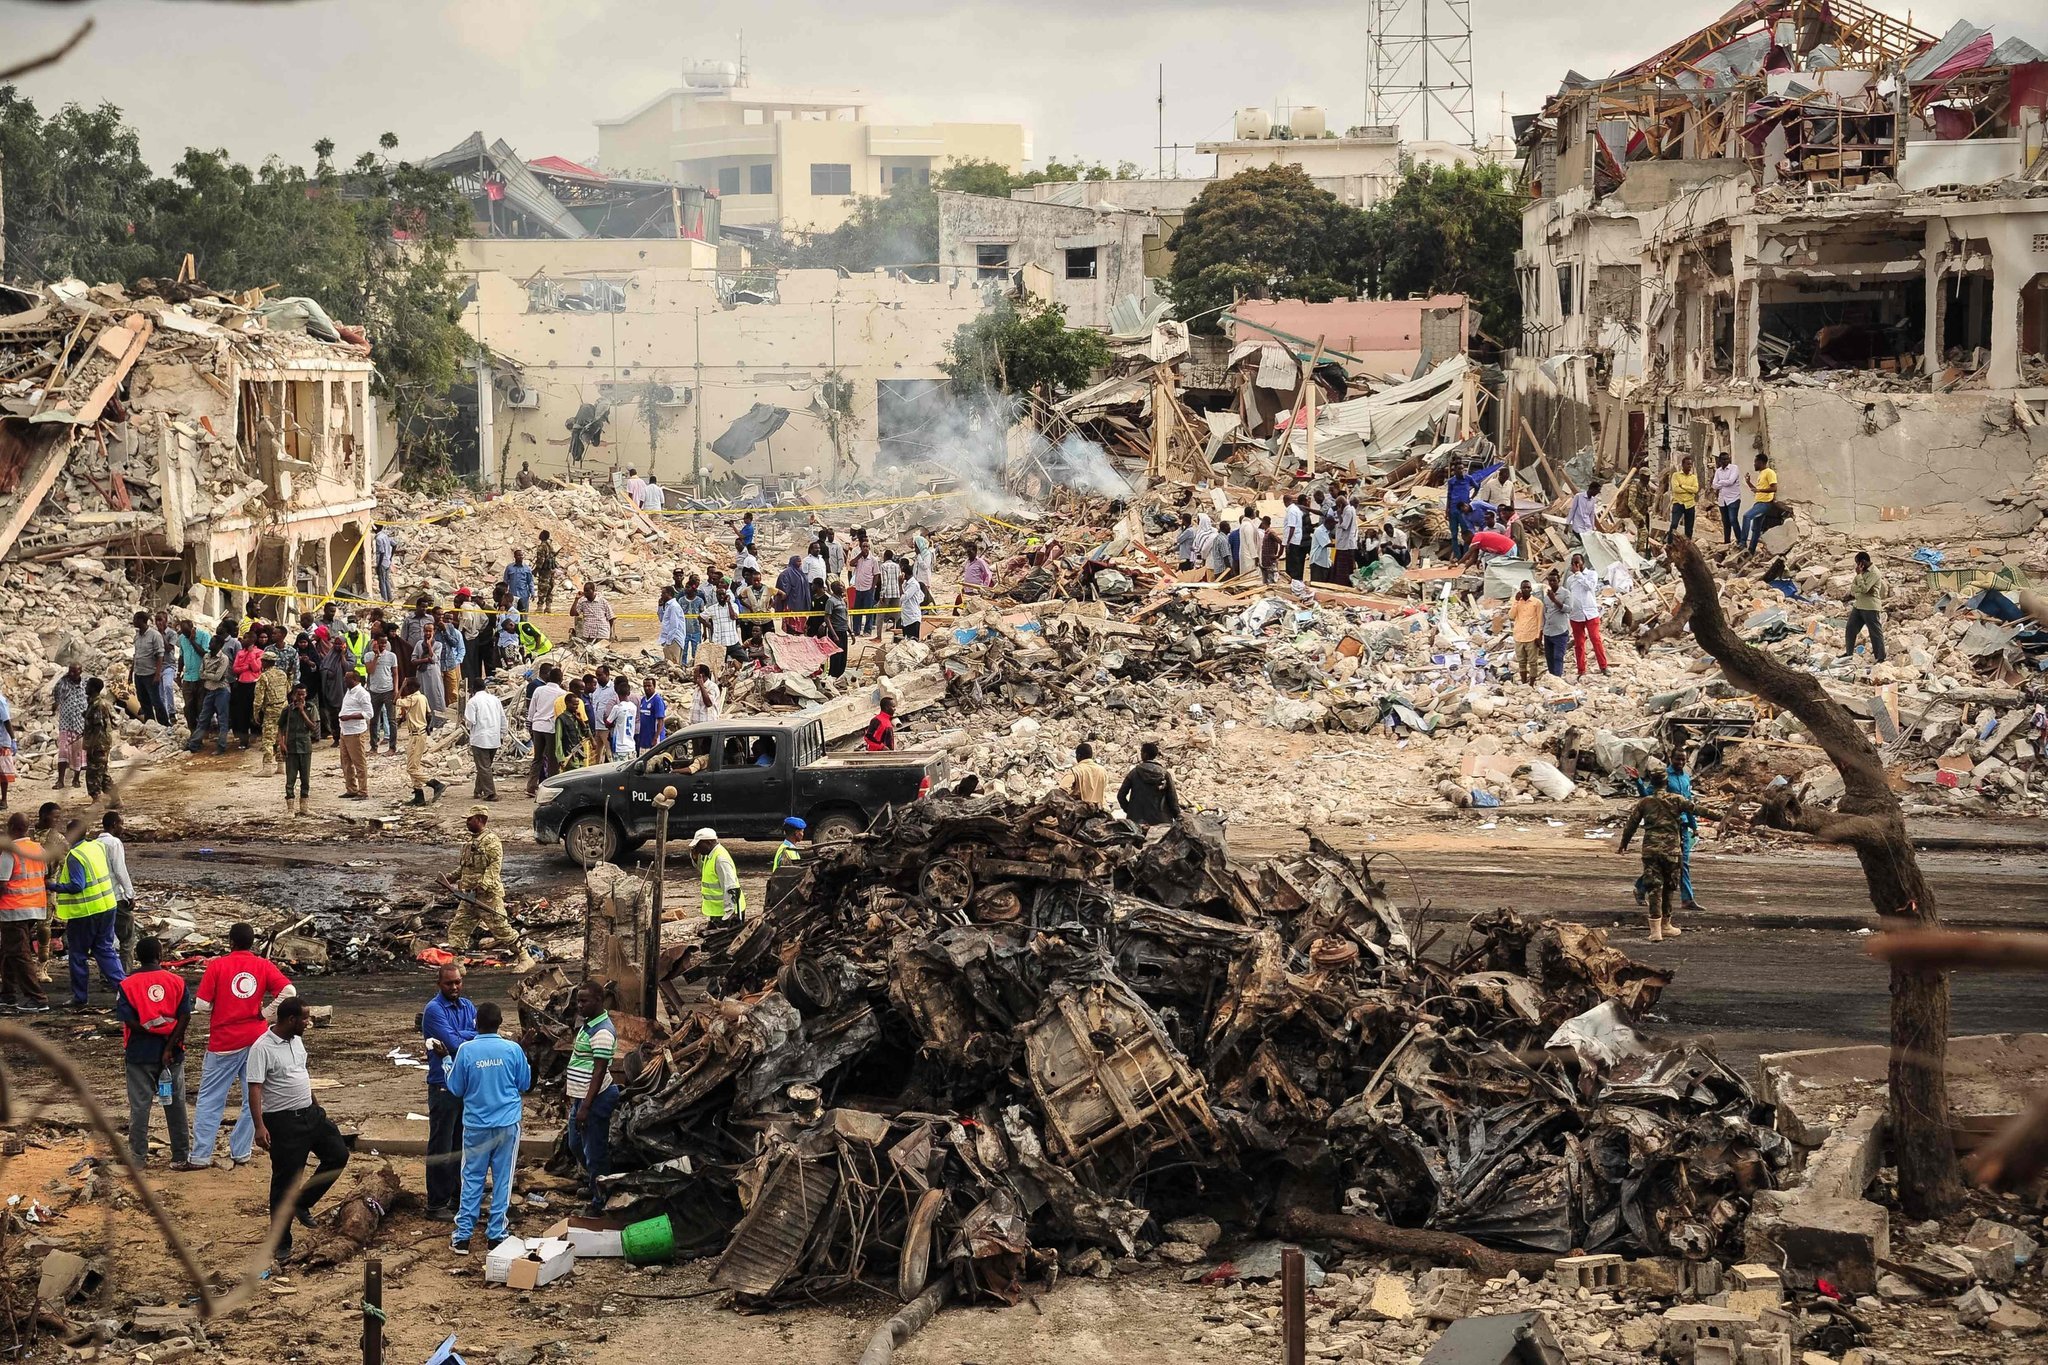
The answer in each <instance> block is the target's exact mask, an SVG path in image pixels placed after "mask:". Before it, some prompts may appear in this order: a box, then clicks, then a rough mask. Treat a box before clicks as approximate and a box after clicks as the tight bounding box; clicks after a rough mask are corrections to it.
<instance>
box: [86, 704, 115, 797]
mask: <svg viewBox="0 0 2048 1365" xmlns="http://www.w3.org/2000/svg"><path fill="white" fill-rule="evenodd" d="M113 751H114V704H113V703H112V702H110V701H108V700H107V684H106V681H105V680H104V679H101V678H87V679H86V680H85V794H86V795H87V796H88V797H90V798H92V799H93V800H98V799H99V798H100V796H102V795H104V794H107V793H110V792H112V791H113V790H114V779H113V778H112V777H111V776H110V775H109V774H108V772H107V755H109V754H111V753H112V752H113Z"/></svg>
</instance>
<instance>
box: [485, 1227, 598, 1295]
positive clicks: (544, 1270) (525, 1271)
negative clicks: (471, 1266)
mask: <svg viewBox="0 0 2048 1365" xmlns="http://www.w3.org/2000/svg"><path fill="white" fill-rule="evenodd" d="M575 1265H576V1249H575V1248H574V1247H573V1246H571V1245H570V1244H569V1243H568V1241H566V1240H565V1239H563V1238H560V1237H536V1238H531V1239H529V1238H524V1237H507V1238H506V1239H505V1240H504V1241H502V1242H500V1243H498V1244H497V1245H496V1246H494V1247H492V1248H491V1250H490V1253H489V1254H488V1255H487V1256H485V1257H484V1283H485V1284H502V1285H505V1286H507V1287H509V1288H512V1289H538V1288H540V1287H541V1286H542V1285H544V1284H551V1283H553V1282H554V1281H556V1280H559V1279H561V1278H562V1277H563V1276H564V1275H566V1274H568V1273H569V1271H570V1270H571V1269H573V1268H574V1267H575Z"/></svg>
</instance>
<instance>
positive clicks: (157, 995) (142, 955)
mask: <svg viewBox="0 0 2048 1365" xmlns="http://www.w3.org/2000/svg"><path fill="white" fill-rule="evenodd" d="M163 955H164V953H163V945H162V944H161V943H159V942H157V940H155V939H153V938H145V939H142V940H141V941H139V942H138V943H137V944H136V945H135V970H134V971H133V972H131V973H130V974H129V975H128V976H127V978H126V979H124V980H123V981H122V982H121V999H120V1001H119V1003H117V1004H116V1005H115V1006H114V1012H115V1013H116V1014H118V1015H119V1016H120V1018H121V1053H122V1058H123V1060H124V1061H125V1062H126V1064H127V1071H128V1150H129V1152H131V1153H132V1154H133V1155H134V1157H135V1164H136V1165H138V1166H143V1165H147V1164H148V1163H149V1111H150V1109H151V1108H152V1107H154V1106H155V1105H156V1104H157V1102H158V1099H157V1097H158V1096H159V1095H160V1094H162V1093H163V1086H164V1082H165V1081H169V1083H170V1094H169V1096H168V1100H167V1103H168V1106H169V1110H170V1112H169V1113H168V1114H166V1115H165V1119H166V1121H167V1122H168V1123H169V1125H170V1130H171V1161H172V1163H173V1164H176V1165H183V1164H184V1163H185V1162H186V1161H187V1160H188V1159H189V1158H190V1157H191V1155H192V1153H191V1141H192V1126H191V1125H190V1124H189V1123H187V1122H186V1121H185V1028H186V1026H187V1025H188V1024H190V1023H191V1022H192V993H191V992H190V991H189V990H187V989H186V988H185V978H184V977H182V976H179V975H178V974H177V973H176V972H172V971H166V970H164V968H163V966H162V963H163Z"/></svg>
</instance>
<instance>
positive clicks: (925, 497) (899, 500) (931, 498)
mask: <svg viewBox="0 0 2048 1365" xmlns="http://www.w3.org/2000/svg"><path fill="white" fill-rule="evenodd" d="M965 496H966V490H964V489H963V490H960V491H958V492H953V493H911V494H907V495H905V496H903V497H895V498H859V499H856V500H854V501H852V502H798V503H776V504H774V505H772V506H767V507H665V508H662V509H661V510H660V511H656V512H649V511H646V510H645V509H638V510H640V511H641V515H643V516H649V517H727V518H730V519H732V520H734V521H737V520H739V519H740V518H741V517H743V516H745V515H746V514H747V513H749V512H752V513H753V514H754V515H755V516H763V515H769V516H772V515H775V514H777V513H781V512H841V511H845V510H846V509H848V508H852V507H901V506H903V505H905V504H907V503H913V502H946V501H948V500H950V499H952V498H960V497H965ZM629 505H630V504H629Z"/></svg>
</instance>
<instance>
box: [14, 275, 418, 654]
mask: <svg viewBox="0 0 2048 1365" xmlns="http://www.w3.org/2000/svg"><path fill="white" fill-rule="evenodd" d="M166 296H168V297H166ZM374 375H375V366H374V365H373V364H372V362H371V360H370V348H369V344H368V342H367V340H366V339H365V338H364V336H363V334H362V333H361V332H360V331H358V330H357V329H355V328H353V327H348V326H346V325H342V324H337V323H335V322H333V321H332V320H331V319H330V318H329V317H328V316H327V314H326V313H325V311H323V310H322V309H321V308H320V306H319V305H318V304H317V303H316V302H314V301H313V300H310V299H292V298H287V299H266V298H264V297H263V295H262V292H261V291H254V292H251V293H249V294H246V295H240V296H236V297H233V298H230V297H227V296H224V295H221V294H218V293H215V292H213V291H210V290H207V289H205V288H204V287H202V286H188V285H184V284H178V285H164V286H162V292H161V293H157V294H148V295H132V294H130V293H129V292H128V291H126V290H124V289H122V288H120V287H118V286H115V285H95V286H90V287H88V286H86V285H84V284H81V283H79V282H78V281H76V280H65V281H60V282H59V283H56V284H51V285H46V286H44V287H43V288H41V289H37V290H23V289H14V288H8V287H0V560H5V561H7V562H8V564H9V566H10V568H12V567H14V566H16V565H25V566H28V568H29V570H30V571H31V572H33V571H34V568H35V566H36V565H38V564H41V565H50V564H54V563H58V562H60V561H61V562H69V561H71V559H72V557H73V556H81V555H83V556H91V557H92V558H93V559H94V561H95V562H105V563H110V564H119V565H122V566H125V567H126V568H127V569H128V578H129V580H130V581H131V582H132V583H133V584H134V585H135V600H137V601H139V602H142V603H150V604H156V605H161V604H163V603H166V602H169V601H173V600H175V601H178V602H181V603H183V604H185V605H187V606H188V607H189V608H190V609H191V610H192V611H193V612H194V614H195V615H198V616H202V617H203V616H210V615H213V614H216V613H219V612H221V611H223V610H225V609H226V608H227V607H229V606H230V605H232V606H235V607H237V608H243V607H246V608H247V609H249V610H252V611H256V612H258V613H259V614H264V615H270V614H273V613H277V612H289V611H291V610H293V609H295V608H298V607H303V606H309V605H311V604H312V603H313V602H317V601H322V600H325V595H326V594H328V593H329V592H332V591H340V592H348V591H352V590H356V589H360V588H363V587H365V586H367V583H368V571H369V554H368V550H367V545H368V542H369V538H370V535H371V534H372V529H373V521H374V518H375V515H376V508H377V497H376V493H375V491H374V488H373V482H372V481H373V479H374V477H375V473H376V470H377V467H378V420H377V409H376V399H375V398H374V396H373V395H372V394H371V391H370V385H371V381H372V379H373V378H374ZM224 585H225V586H224ZM248 589H255V590H257V591H255V592H253V593H252V592H249V591H248ZM295 597H302V598H303V601H298V600H295Z"/></svg>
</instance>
